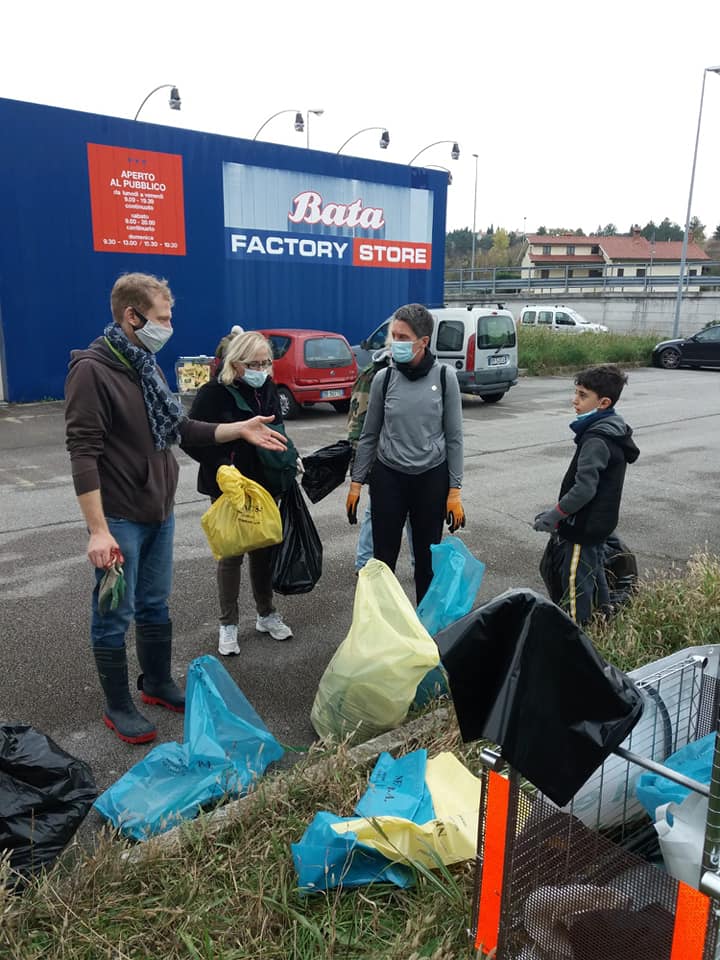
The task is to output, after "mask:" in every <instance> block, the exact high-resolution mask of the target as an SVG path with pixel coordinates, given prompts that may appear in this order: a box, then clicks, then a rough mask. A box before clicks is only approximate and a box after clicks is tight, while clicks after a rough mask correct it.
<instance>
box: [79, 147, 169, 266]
mask: <svg viewBox="0 0 720 960" xmlns="http://www.w3.org/2000/svg"><path fill="white" fill-rule="evenodd" d="M87 154H88V174H89V178H90V206H91V209H92V227H93V249H94V250H96V251H98V252H105V253H164V254H175V255H179V256H184V255H185V207H184V200H183V168H182V157H181V156H180V155H179V154H174V153H156V152H154V151H152V150H133V149H132V148H125V147H108V146H105V145H103V144H98V143H88V145H87Z"/></svg>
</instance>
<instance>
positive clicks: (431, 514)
mask: <svg viewBox="0 0 720 960" xmlns="http://www.w3.org/2000/svg"><path fill="white" fill-rule="evenodd" d="M433 323H434V321H433V317H432V315H431V314H430V313H429V312H428V310H427V309H426V308H425V307H424V306H422V305H421V304H419V303H410V304H407V305H406V306H404V307H400V308H399V309H398V310H396V311H395V314H394V315H393V319H392V323H391V324H390V347H391V351H392V358H393V362H392V364H391V366H390V367H388V368H387V369H386V370H382V371H380V372H379V373H378V374H377V375H376V376H375V378H374V379H373V381H372V384H371V387H370V398H369V402H368V409H367V415H366V417H365V423H364V426H363V432H362V436H361V437H360V442H359V443H358V449H357V454H356V456H355V462H354V465H353V470H352V482H351V484H350V492H349V493H348V497H347V502H346V510H347V515H348V520H349V521H350V523H357V507H358V501H359V499H360V491H361V488H362V485H363V484H364V483H366V482H369V485H370V497H371V499H372V505H373V506H372V530H373V542H374V545H375V548H374V556H375V557H376V559H378V560H382V561H383V562H384V563H386V564H387V565H388V566H389V567H390V569H391V570H394V569H395V564H396V562H397V558H398V553H399V552H400V544H401V540H402V531H403V527H404V525H405V520H406V518H407V517H409V518H410V524H411V526H412V531H413V547H414V551H415V594H416V598H417V602H418V603H420V601H421V600H422V598H423V597H424V596H425V594H426V592H427V589H428V587H429V586H430V581H431V580H432V559H431V557H432V555H431V551H430V546H431V544H433V543H439V542H440V540H441V539H442V534H443V522H444V521H445V520H447V523H448V526H449V528H450V532H451V533H454V532H455V531H456V530H457V529H458V528H459V527H464V526H465V512H464V510H463V506H462V501H461V497H460V488H461V486H462V477H463V433H462V404H461V401H460V387H459V385H458V382H457V377H456V376H455V375H454V372H453V371H452V370H447V369H445V367H444V366H443V365H441V364H439V363H438V362H437V360H436V359H435V357H434V355H433V354H432V353H431V352H430V350H429V349H428V345H429V343H430V336H431V334H432V330H433Z"/></svg>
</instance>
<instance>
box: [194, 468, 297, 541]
mask: <svg viewBox="0 0 720 960" xmlns="http://www.w3.org/2000/svg"><path fill="white" fill-rule="evenodd" d="M216 479H217V483H218V486H219V487H220V489H221V490H222V495H221V496H220V497H218V499H217V500H216V501H215V503H213V505H212V506H211V507H210V509H209V510H207V511H206V512H205V513H204V514H203V515H202V517H201V518H200V523H201V524H202V528H203V530H204V531H205V536H206V537H207V539H208V543H209V544H210V549H211V550H212V552H213V556H214V557H215V559H216V560H222V559H223V558H224V557H237V556H240V554H241V553H250V551H251V550H259V549H260V548H261V547H271V546H273V544H276V543H280V541H281V540H282V537H283V533H282V521H281V520H280V511H279V510H278V507H277V504H276V503H275V501H274V499H273V498H272V496H271V495H270V494H269V493H268V492H267V490H266V489H265V487H262V486H261V485H260V484H259V483H256V482H255V481H254V480H250V479H248V477H245V476H243V474H242V473H240V471H239V470H238V469H236V468H235V467H227V466H222V467H218V471H217V477H216Z"/></svg>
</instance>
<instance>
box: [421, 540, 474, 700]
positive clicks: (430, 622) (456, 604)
mask: <svg viewBox="0 0 720 960" xmlns="http://www.w3.org/2000/svg"><path fill="white" fill-rule="evenodd" d="M430 550H431V553H432V569H433V578H432V580H431V582H430V586H429V588H428V592H427V593H426V594H425V596H424V597H423V598H422V600H421V601H420V605H419V606H418V608H417V615H418V617H419V619H420V622H421V623H422V625H423V626H424V627H425V629H426V630H427V632H428V633H429V634H430V636H431V637H434V636H436V634H438V633H439V632H440V631H441V630H444V629H445V627H449V626H450V624H451V623H455V621H456V620H460V618H461V617H464V616H465V615H466V614H468V613H470V611H471V610H472V605H473V603H475V597H476V596H477V592H478V590H479V589H480V584H481V583H482V578H483V574H484V573H485V564H484V563H482V562H481V561H480V560H476V559H475V557H474V556H473V555H472V554H471V553H470V551H469V550H468V548H467V547H466V546H465V544H464V543H463V542H462V540H460V539H459V537H445V538H444V539H443V540H441V541H440V543H433V544H432V546H431V547H430ZM448 692H449V691H448V682H447V675H446V673H445V670H444V669H443V667H442V666H438V667H434V668H433V669H432V670H431V671H430V672H429V673H427V674H426V675H425V676H424V677H423V679H422V680H421V681H420V683H419V684H418V688H417V690H416V692H415V699H414V701H413V706H415V707H423V706H425V704H426V703H428V702H429V701H430V700H432V699H434V698H435V697H440V696H445V695H447V693H448Z"/></svg>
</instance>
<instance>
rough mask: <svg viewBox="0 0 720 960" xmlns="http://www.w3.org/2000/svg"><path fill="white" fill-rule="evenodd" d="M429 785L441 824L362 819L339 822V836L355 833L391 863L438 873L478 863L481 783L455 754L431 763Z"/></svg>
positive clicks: (443, 755) (334, 826) (336, 827)
mask: <svg viewBox="0 0 720 960" xmlns="http://www.w3.org/2000/svg"><path fill="white" fill-rule="evenodd" d="M425 782H426V784H427V787H428V789H429V791H430V793H431V795H432V800H433V806H434V808H435V819H434V820H428V822H427V823H413V821H412V820H406V819H405V818H404V817H373V818H372V819H367V818H365V817H359V818H358V819H357V820H350V821H344V822H342V823H333V824H332V829H333V830H334V831H335V833H338V834H341V835H342V834H345V833H347V832H348V831H350V832H352V833H354V834H355V835H356V836H357V838H358V840H360V842H361V843H364V844H365V845H366V846H368V847H372V848H373V849H374V850H377V851H378V853H381V854H382V855H383V856H384V857H387V858H388V860H393V861H400V862H402V861H404V860H408V859H409V860H417V861H419V862H420V863H422V864H424V865H425V866H426V867H429V868H431V869H432V868H434V867H437V865H438V860H440V861H441V862H442V863H444V864H446V865H448V864H451V863H459V862H460V861H461V860H472V859H473V857H474V856H475V852H476V850H477V828H478V811H479V808H480V780H479V779H478V777H475V776H473V774H472V773H471V772H470V771H469V770H468V768H467V767H466V766H465V765H464V764H462V763H461V762H460V760H458V758H457V757H456V756H455V755H454V754H452V753H441V754H439V755H438V756H437V757H435V758H434V759H433V760H428V762H427V767H426V769H425Z"/></svg>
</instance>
